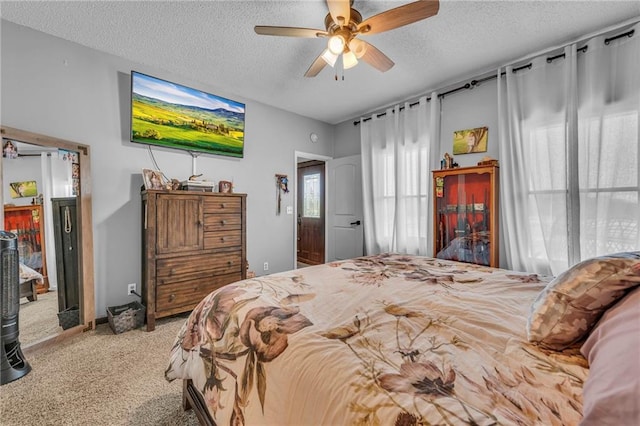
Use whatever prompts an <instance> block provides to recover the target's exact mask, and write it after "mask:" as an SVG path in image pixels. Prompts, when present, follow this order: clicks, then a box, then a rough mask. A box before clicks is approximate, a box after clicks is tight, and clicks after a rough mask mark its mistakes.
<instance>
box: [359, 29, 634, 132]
mask: <svg viewBox="0 0 640 426" xmlns="http://www.w3.org/2000/svg"><path fill="white" fill-rule="evenodd" d="M634 33H635V30H630V31H627V32H624V33H622V34H618V35H616V36H613V37H609V38H606V39H604V44H605V45H607V46H608V45H609V44H610V43H611V42H612V41H614V40H617V39H619V38H622V37H629V38H631V37H633V35H634ZM588 48H589V45H584V46H582V47H579V48H578V49H577V51H578V52H580V53H585V52H586V51H587V49H588ZM564 57H565V54H564V53H561V54H559V55H555V56H550V57H548V58H547V63H551V62H553V61H555V60H556V59H560V58H564ZM531 66H532V63H531V62H529V63H528V64H526V65H522V66H520V67H517V68H514V69H513V70H512V72H513V73H516V72H518V71H521V70H523V69H531ZM505 74H506V72H505V71H502V72H501V73H500V76H501V77H502V76H504V75H505ZM495 78H498V76H497V75H495V74H493V75H490V76H488V77H484V78H481V79H478V80H475V79H474V80H471V82H469V83H466V84H464V85H462V86H460V87H456V88H455V89H451V90H449V91H447V92H444V93H440V94H438V98H440V99H444V97H445V96H447V95H450V94H452V93H455V92H459V91H460V90H465V89H471V88H473V87H475V86H477V85H478V84H480V83H484V82H485V81H489V80H493V79H495ZM430 101H431V98H427V102H430ZM419 103H420V101H417V102H412V103H410V104H409V108H412V107H414V106H416V105H418V104H419ZM403 109H404V106H400V107H399V108H398V110H399V111H402V110H403ZM391 112H395V108H394V109H393V110H392V111H391ZM385 115H387V113H386V111H385V112H381V113H380V114H376V115H375V116H376V118H380V117H384V116H385ZM371 119H372V117H368V118H363V119H362V120H356V121H354V122H353V125H354V126H357V125H358V124H360V121H363V122H364V121H369V120H371Z"/></svg>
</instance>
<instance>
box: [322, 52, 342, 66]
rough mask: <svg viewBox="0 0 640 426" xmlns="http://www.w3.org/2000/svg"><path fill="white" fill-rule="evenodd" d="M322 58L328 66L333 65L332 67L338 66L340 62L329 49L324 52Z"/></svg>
mask: <svg viewBox="0 0 640 426" xmlns="http://www.w3.org/2000/svg"><path fill="white" fill-rule="evenodd" d="M321 57H322V59H324V61H325V62H326V63H327V64H328V65H331V66H334V65H335V64H336V61H337V60H338V55H336V54H335V53H333V52H332V51H331V50H329V49H324V52H322V55H321Z"/></svg>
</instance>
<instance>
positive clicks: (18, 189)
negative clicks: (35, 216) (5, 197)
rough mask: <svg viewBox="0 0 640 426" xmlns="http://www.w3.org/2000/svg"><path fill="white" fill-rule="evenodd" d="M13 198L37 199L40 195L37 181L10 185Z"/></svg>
mask: <svg viewBox="0 0 640 426" xmlns="http://www.w3.org/2000/svg"><path fill="white" fill-rule="evenodd" d="M9 194H11V198H24V197H35V196H36V195H38V186H37V185H36V181H35V180H28V181H24V182H11V183H10V184H9Z"/></svg>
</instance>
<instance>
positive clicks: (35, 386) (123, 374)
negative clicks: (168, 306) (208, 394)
mask: <svg viewBox="0 0 640 426" xmlns="http://www.w3.org/2000/svg"><path fill="white" fill-rule="evenodd" d="M185 318H186V316H185V315H181V316H178V317H173V318H166V319H160V320H158V321H156V329H155V331H152V332H147V331H145V328H141V329H137V330H131V331H127V332H124V333H121V334H117V335H116V334H113V332H112V331H111V329H110V328H109V325H108V324H103V325H99V326H98V327H97V329H96V330H93V331H89V332H87V333H84V334H82V335H78V336H74V337H72V338H70V339H67V340H65V341H63V342H62V343H60V344H58V345H57V346H55V347H51V348H46V349H43V350H41V351H39V352H37V353H34V354H31V355H30V356H29V357H28V358H27V361H28V362H29V363H30V364H31V367H32V371H31V372H30V373H29V374H27V375H26V376H24V377H23V378H21V379H19V380H16V381H14V382H11V383H8V384H6V385H3V386H2V387H0V418H1V420H0V423H1V424H2V425H3V426H10V425H109V426H111V425H159V426H162V425H166V426H169V425H197V424H198V421H197V418H196V416H195V414H194V413H193V411H191V410H190V411H187V412H183V411H182V381H179V380H176V381H174V382H172V383H169V382H167V381H166V380H165V379H164V370H165V369H166V367H167V365H168V360H169V351H170V349H171V346H172V345H173V342H174V339H175V337H176V335H177V333H178V331H179V329H180V327H181V325H182V324H183V322H184V321H185Z"/></svg>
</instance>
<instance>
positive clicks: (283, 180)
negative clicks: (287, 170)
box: [276, 175, 289, 216]
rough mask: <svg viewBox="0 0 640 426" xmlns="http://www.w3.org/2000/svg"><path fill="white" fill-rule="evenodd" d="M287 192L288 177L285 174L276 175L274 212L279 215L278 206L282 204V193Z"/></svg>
mask: <svg viewBox="0 0 640 426" xmlns="http://www.w3.org/2000/svg"><path fill="white" fill-rule="evenodd" d="M288 192H289V178H288V177H287V175H276V203H277V205H276V214H277V215H278V216H280V207H281V204H282V193H285V194H287V193H288Z"/></svg>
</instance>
